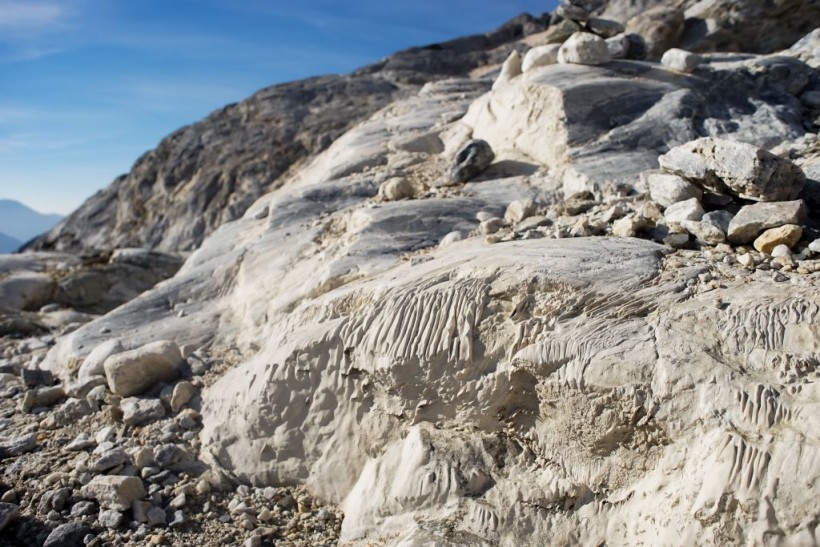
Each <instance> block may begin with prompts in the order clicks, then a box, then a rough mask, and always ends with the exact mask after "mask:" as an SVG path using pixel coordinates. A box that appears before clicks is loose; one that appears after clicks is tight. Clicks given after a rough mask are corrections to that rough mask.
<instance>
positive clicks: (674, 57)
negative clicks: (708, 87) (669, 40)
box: [661, 48, 701, 73]
mask: <svg viewBox="0 0 820 547" xmlns="http://www.w3.org/2000/svg"><path fill="white" fill-rule="evenodd" d="M700 63H701V57H700V55H698V54H696V53H692V52H691V51H686V50H685V49H678V48H672V49H669V50H667V51H666V53H664V54H663V57H661V64H662V65H663V66H665V67H667V68H670V69H672V70H674V71H676V72H685V73H688V72H694V70H695V69H696V68H698V66H700Z"/></svg>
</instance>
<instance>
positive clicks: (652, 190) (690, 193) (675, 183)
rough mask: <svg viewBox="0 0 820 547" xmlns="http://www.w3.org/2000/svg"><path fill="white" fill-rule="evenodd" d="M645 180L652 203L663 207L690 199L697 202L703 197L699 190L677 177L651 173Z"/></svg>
mask: <svg viewBox="0 0 820 547" xmlns="http://www.w3.org/2000/svg"><path fill="white" fill-rule="evenodd" d="M647 180H648V182H649V195H650V196H651V197H652V201H655V202H657V203H658V204H659V205H663V206H664V207H669V206H670V205H672V204H673V203H678V202H679V201H685V200H687V199H691V198H696V199H698V200H699V199H700V198H701V197H703V191H702V190H701V189H700V188H698V187H697V186H695V185H694V184H692V183H691V182H689V181H688V180H686V179H684V178H682V177H679V176H677V175H668V174H664V173H652V174H650V175H649V176H648V177H647Z"/></svg>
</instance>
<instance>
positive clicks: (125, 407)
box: [120, 397, 165, 426]
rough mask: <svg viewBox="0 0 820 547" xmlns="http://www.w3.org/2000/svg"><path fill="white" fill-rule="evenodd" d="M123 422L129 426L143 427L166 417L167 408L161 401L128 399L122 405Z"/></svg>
mask: <svg viewBox="0 0 820 547" xmlns="http://www.w3.org/2000/svg"><path fill="white" fill-rule="evenodd" d="M120 408H121V409H122V421H123V422H124V423H125V424H127V425H133V426H137V425H143V424H146V423H148V422H152V421H154V420H159V419H162V418H164V417H165V407H164V406H163V404H162V401H160V400H159V399H139V398H137V397H128V398H127V399H123V400H122V402H121V403H120Z"/></svg>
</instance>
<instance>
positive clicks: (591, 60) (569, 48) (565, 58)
mask: <svg viewBox="0 0 820 547" xmlns="http://www.w3.org/2000/svg"><path fill="white" fill-rule="evenodd" d="M609 61H610V56H609V48H608V47H607V44H606V40H604V39H603V38H601V37H600V36H598V35H596V34H592V33H589V32H576V33H575V34H573V35H572V36H570V37H569V38H568V39H567V41H566V42H564V43H563V44H562V45H561V48H560V49H559V50H558V62H559V63H562V64H578V65H601V64H604V63H608V62H609Z"/></svg>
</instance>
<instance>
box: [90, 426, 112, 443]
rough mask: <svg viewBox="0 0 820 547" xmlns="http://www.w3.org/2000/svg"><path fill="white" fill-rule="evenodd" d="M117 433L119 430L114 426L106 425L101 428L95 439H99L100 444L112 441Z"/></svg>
mask: <svg viewBox="0 0 820 547" xmlns="http://www.w3.org/2000/svg"><path fill="white" fill-rule="evenodd" d="M116 435H117V431H116V430H115V429H114V427H113V426H110V425H109V426H105V427H104V428H102V429H100V430H99V431H98V432H97V434H96V435H94V440H95V441H97V443H98V444H102V443H105V442H111V441H113V440H114V438H115V437H116Z"/></svg>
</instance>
